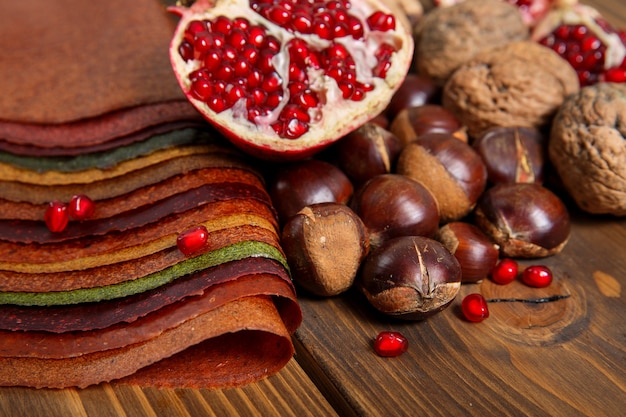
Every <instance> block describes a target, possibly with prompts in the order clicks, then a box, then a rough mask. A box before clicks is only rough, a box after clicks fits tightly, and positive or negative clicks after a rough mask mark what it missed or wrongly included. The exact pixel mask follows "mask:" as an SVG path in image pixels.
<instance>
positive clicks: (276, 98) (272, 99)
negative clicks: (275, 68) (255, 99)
mask: <svg viewBox="0 0 626 417" xmlns="http://www.w3.org/2000/svg"><path fill="white" fill-rule="evenodd" d="M282 101H283V94H282V92H281V91H278V92H275V93H274V94H270V95H268V96H267V100H265V104H266V105H267V106H268V107H270V108H272V109H274V108H276V107H278V105H279V104H280V103H281V102H282Z"/></svg>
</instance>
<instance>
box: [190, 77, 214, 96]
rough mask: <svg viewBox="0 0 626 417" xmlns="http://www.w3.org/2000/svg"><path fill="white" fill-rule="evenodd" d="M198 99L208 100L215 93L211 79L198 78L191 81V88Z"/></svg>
mask: <svg viewBox="0 0 626 417" xmlns="http://www.w3.org/2000/svg"><path fill="white" fill-rule="evenodd" d="M189 91H190V92H191V94H192V95H193V96H194V97H196V98H197V99H198V100H202V101H204V100H207V99H208V98H209V97H211V94H213V87H212V86H211V83H210V81H209V80H206V79H203V78H198V79H196V80H195V81H193V82H192V83H191V88H190V90H189Z"/></svg>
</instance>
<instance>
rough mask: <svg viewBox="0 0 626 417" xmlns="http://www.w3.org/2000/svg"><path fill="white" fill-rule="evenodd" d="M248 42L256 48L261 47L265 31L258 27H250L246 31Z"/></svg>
mask: <svg viewBox="0 0 626 417" xmlns="http://www.w3.org/2000/svg"><path fill="white" fill-rule="evenodd" d="M248 42H250V44H251V45H252V46H255V47H257V48H260V47H262V46H263V44H264V43H265V30H264V29H263V28H261V27H259V26H254V27H251V28H250V29H249V30H248Z"/></svg>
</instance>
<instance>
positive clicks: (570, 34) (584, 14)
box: [532, 0, 626, 86]
mask: <svg viewBox="0 0 626 417" xmlns="http://www.w3.org/2000/svg"><path fill="white" fill-rule="evenodd" d="M532 38H533V39H534V40H536V41H538V42H539V43H541V44H542V45H545V46H547V47H549V48H552V49H553V50H554V51H556V52H557V53H558V54H559V55H560V56H561V57H563V58H564V59H565V60H567V61H568V62H569V63H570V65H571V66H572V67H573V68H574V69H575V70H576V72H577V73H578V78H579V80H580V84H581V86H585V85H590V84H594V83H596V82H598V81H611V82H625V81H626V31H624V30H617V29H615V28H614V27H612V26H611V25H610V24H609V23H608V22H607V21H606V20H605V19H604V18H603V17H602V16H601V15H600V13H599V12H598V11H597V10H596V9H594V8H593V7H591V6H587V5H583V4H577V1H576V0H558V1H557V3H556V5H555V7H553V8H552V9H551V10H550V12H549V13H548V14H546V15H545V17H544V18H543V19H542V20H541V21H540V22H538V23H537V25H536V26H535V28H534V29H533V32H532Z"/></svg>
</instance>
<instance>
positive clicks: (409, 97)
mask: <svg viewBox="0 0 626 417" xmlns="http://www.w3.org/2000/svg"><path fill="white" fill-rule="evenodd" d="M439 94H440V88H439V86H438V85H437V84H436V83H435V82H434V81H433V80H432V79H430V78H428V77H425V76H423V75H419V74H415V73H408V74H407V75H406V77H405V79H404V81H403V82H402V85H401V86H400V88H399V89H398V91H396V92H395V93H394V95H393V97H391V100H390V101H389V104H388V105H387V109H386V110H385V114H386V115H387V117H388V118H389V120H393V119H395V117H396V116H397V115H398V113H400V112H401V111H402V110H404V109H406V108H409V107H419V106H423V105H425V104H431V103H433V102H434V101H435V100H436V99H437V98H438V96H439Z"/></svg>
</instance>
